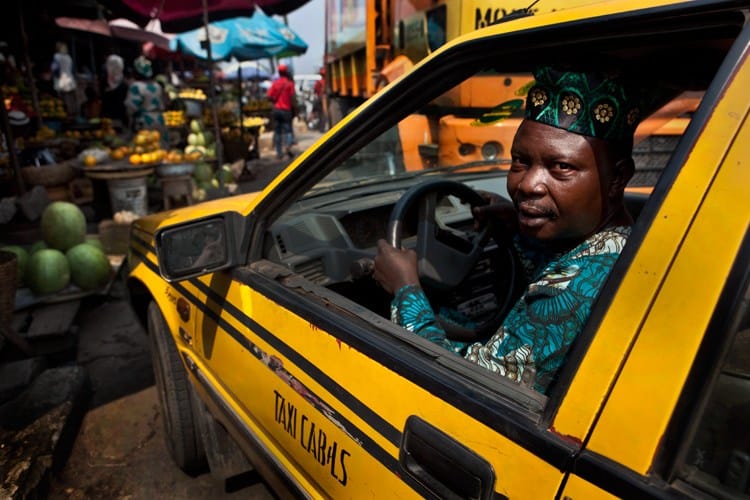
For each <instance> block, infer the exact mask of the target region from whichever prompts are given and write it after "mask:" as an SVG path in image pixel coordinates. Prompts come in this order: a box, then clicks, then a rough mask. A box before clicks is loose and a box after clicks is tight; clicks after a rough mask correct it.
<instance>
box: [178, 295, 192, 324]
mask: <svg viewBox="0 0 750 500" xmlns="http://www.w3.org/2000/svg"><path fill="white" fill-rule="evenodd" d="M177 314H179V315H180V319H181V320H182V321H185V322H187V321H188V320H189V319H190V303H189V302H188V301H187V300H186V299H185V298H183V297H180V298H179V299H177Z"/></svg>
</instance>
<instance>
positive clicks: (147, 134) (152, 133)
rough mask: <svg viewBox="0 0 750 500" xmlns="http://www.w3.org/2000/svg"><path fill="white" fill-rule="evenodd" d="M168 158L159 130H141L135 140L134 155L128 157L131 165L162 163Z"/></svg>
mask: <svg viewBox="0 0 750 500" xmlns="http://www.w3.org/2000/svg"><path fill="white" fill-rule="evenodd" d="M166 156H167V152H166V151H165V150H164V149H163V148H162V147H161V133H160V132H159V131H158V130H145V129H144V130H139V131H138V132H137V133H136V135H135V137H134V138H133V146H132V153H131V154H130V156H129V157H128V162H130V164H131V165H149V164H153V163H160V162H161V161H163V160H164V158H165V157H166Z"/></svg>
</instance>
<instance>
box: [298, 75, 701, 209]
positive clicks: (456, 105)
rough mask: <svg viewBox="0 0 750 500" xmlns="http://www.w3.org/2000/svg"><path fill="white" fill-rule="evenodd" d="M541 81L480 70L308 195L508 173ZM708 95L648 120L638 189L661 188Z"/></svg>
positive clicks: (639, 135)
mask: <svg viewBox="0 0 750 500" xmlns="http://www.w3.org/2000/svg"><path fill="white" fill-rule="evenodd" d="M533 82H534V79H533V76H532V75H531V74H530V73H499V72H497V71H482V72H479V73H476V74H473V75H472V76H470V77H468V78H466V79H465V80H463V81H461V82H460V83H459V84H458V85H455V86H454V87H452V88H450V89H449V90H447V91H446V92H443V93H442V94H441V95H440V96H438V97H437V98H435V99H433V100H431V101H430V102H429V103H427V104H426V105H423V106H420V107H419V108H418V109H416V110H414V111H413V112H412V113H410V114H409V115H407V116H406V117H404V118H402V119H401V120H399V121H398V122H396V123H395V125H393V126H391V127H390V128H388V129H387V130H386V131H385V132H383V133H381V134H380V135H379V136H377V137H376V138H375V139H374V140H372V141H370V142H369V143H367V144H366V145H365V146H364V147H362V148H361V149H359V150H358V151H356V152H355V153H354V154H351V155H349V156H348V157H347V158H345V159H344V160H343V161H341V162H340V163H339V165H338V167H337V168H336V169H334V170H333V171H331V172H330V173H329V174H328V175H327V176H326V177H324V178H323V179H322V180H320V181H319V182H318V183H317V184H316V185H314V186H313V187H312V189H310V191H309V192H308V193H307V195H308V196H311V195H318V194H321V193H324V192H330V191H334V190H337V189H345V188H349V187H352V186H363V185H372V184H377V183H383V182H386V181H388V180H393V179H396V178H404V177H414V176H423V175H452V174H466V173H467V172H471V173H474V174H476V175H482V174H483V173H488V174H489V173H491V174H492V175H496V174H497V172H498V171H506V170H508V169H509V167H510V150H511V146H512V143H513V138H514V136H515V133H516V129H517V128H518V126H519V125H520V123H521V121H522V119H523V114H524V106H525V100H526V94H527V93H528V90H529V88H530V87H531V86H532V85H533ZM701 97H702V95H701V94H700V93H695V92H694V93H689V92H686V93H684V94H681V95H679V96H677V97H676V98H675V99H674V100H673V101H672V102H671V103H670V104H669V106H668V107H666V108H665V111H664V112H661V113H657V114H656V115H655V117H656V118H654V119H651V120H645V121H644V122H643V123H642V124H641V126H640V127H639V129H638V131H637V132H636V137H635V147H634V150H633V158H634V161H635V164H636V174H635V175H634V176H633V179H632V180H631V182H630V187H631V188H638V189H642V190H645V191H647V192H648V191H650V190H651V188H653V186H654V184H655V183H656V181H657V180H658V177H659V173H660V172H661V171H662V169H663V168H664V167H665V166H666V164H667V162H668V160H669V158H670V156H671V153H672V151H673V150H674V148H675V147H676V146H677V143H678V142H679V139H680V137H681V135H682V133H683V132H684V130H685V128H686V127H687V124H688V123H689V120H690V116H691V114H692V112H693V111H695V109H696V108H697V106H698V104H699V102H700V98H701Z"/></svg>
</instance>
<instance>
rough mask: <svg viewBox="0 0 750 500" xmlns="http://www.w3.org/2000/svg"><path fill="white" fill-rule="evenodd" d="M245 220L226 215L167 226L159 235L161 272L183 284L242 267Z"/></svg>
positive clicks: (232, 214)
mask: <svg viewBox="0 0 750 500" xmlns="http://www.w3.org/2000/svg"><path fill="white" fill-rule="evenodd" d="M243 226H244V224H242V217H241V216H240V215H239V214H236V213H224V214H219V215H215V216H211V217H207V218H205V219H199V220H193V221H190V222H186V223H182V224H176V225H174V226H167V227H165V228H162V229H160V230H159V231H157V233H156V238H155V239H156V255H157V259H158V261H159V273H160V274H161V275H162V277H163V278H164V279H165V280H167V281H170V282H171V281H179V280H184V279H189V278H194V277H196V276H201V275H204V274H209V273H213V272H216V271H220V270H222V269H227V268H230V267H235V266H237V265H239V264H240V256H241V255H246V252H245V253H243V252H242V250H241V248H240V247H241V246H242V244H241V242H242V241H243V239H244V238H242V234H243V233H244V227H243Z"/></svg>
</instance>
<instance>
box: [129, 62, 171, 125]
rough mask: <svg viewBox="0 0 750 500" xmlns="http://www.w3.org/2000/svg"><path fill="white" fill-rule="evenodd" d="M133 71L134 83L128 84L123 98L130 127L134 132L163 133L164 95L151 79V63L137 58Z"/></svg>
mask: <svg viewBox="0 0 750 500" xmlns="http://www.w3.org/2000/svg"><path fill="white" fill-rule="evenodd" d="M133 69H134V70H135V81H134V82H133V83H131V84H130V88H128V94H127V96H126V97H125V108H126V109H127V111H128V116H129V118H130V119H129V122H130V124H131V127H132V128H133V130H134V131H137V130H141V129H157V130H159V131H160V132H164V131H165V126H164V116H163V115H162V111H164V94H163V92H162V89H161V85H159V83H157V82H156V81H154V79H153V76H154V71H153V69H152V68H151V61H149V60H148V59H147V58H145V57H144V56H139V57H138V58H137V59H136V60H135V61H134V63H133Z"/></svg>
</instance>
